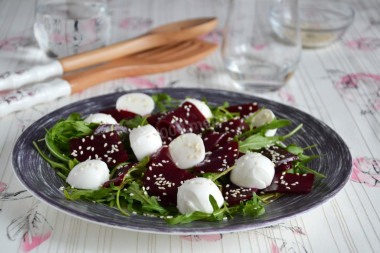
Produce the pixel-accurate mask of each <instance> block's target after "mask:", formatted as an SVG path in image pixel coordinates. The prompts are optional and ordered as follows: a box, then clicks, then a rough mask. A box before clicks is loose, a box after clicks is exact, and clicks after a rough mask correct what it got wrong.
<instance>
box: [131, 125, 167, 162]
mask: <svg viewBox="0 0 380 253" xmlns="http://www.w3.org/2000/svg"><path fill="white" fill-rule="evenodd" d="M129 142H130V144H131V148H132V150H133V153H134V154H135V156H136V158H137V160H139V161H141V159H143V158H144V157H145V156H148V155H151V154H153V153H155V152H156V151H157V150H158V149H159V148H161V147H162V140H161V136H160V134H159V132H158V131H157V130H156V129H155V128H154V127H153V126H152V125H145V126H140V127H137V128H133V129H132V130H131V132H130V134H129Z"/></svg>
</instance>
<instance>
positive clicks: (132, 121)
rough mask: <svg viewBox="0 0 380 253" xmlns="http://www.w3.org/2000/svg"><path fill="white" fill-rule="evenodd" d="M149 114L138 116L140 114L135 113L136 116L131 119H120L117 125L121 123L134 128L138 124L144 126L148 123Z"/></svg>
mask: <svg viewBox="0 0 380 253" xmlns="http://www.w3.org/2000/svg"><path fill="white" fill-rule="evenodd" d="M148 117H149V116H145V117H143V116H140V115H137V116H136V117H134V118H132V119H128V120H125V119H123V120H121V121H120V122H119V125H122V126H126V127H128V128H130V129H132V128H136V127H138V126H145V125H148V121H147V118H148Z"/></svg>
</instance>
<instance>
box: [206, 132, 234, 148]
mask: <svg viewBox="0 0 380 253" xmlns="http://www.w3.org/2000/svg"><path fill="white" fill-rule="evenodd" d="M230 137H231V135H230V134H229V133H217V132H214V131H209V132H207V133H205V134H203V135H202V140H203V143H204V145H205V150H206V152H208V151H211V150H213V149H215V148H217V146H218V145H219V146H222V145H224V144H226V143H227V141H228V139H229V138H230Z"/></svg>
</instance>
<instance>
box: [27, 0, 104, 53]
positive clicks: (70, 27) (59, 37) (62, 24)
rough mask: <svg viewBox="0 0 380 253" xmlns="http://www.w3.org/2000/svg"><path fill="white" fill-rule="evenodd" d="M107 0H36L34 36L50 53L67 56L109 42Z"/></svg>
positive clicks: (43, 48) (41, 46)
mask: <svg viewBox="0 0 380 253" xmlns="http://www.w3.org/2000/svg"><path fill="white" fill-rule="evenodd" d="M109 33H110V18H109V15H108V11H107V0H88V1H79V0H37V1H36V17H35V23H34V36H35V38H36V40H37V42H38V44H39V46H40V48H41V49H42V50H44V51H45V52H46V53H47V54H48V55H49V56H51V57H65V56H69V55H73V54H77V53H82V52H85V51H89V50H92V49H96V48H99V47H102V46H105V45H107V44H108V40H109V35H110V34H109Z"/></svg>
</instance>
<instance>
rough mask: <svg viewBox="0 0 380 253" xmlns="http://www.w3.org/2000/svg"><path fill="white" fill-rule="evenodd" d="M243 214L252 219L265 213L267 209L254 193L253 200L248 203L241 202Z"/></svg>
mask: <svg viewBox="0 0 380 253" xmlns="http://www.w3.org/2000/svg"><path fill="white" fill-rule="evenodd" d="M240 208H241V212H242V213H243V214H244V215H249V216H251V217H258V216H260V215H263V214H264V213H265V208H264V206H263V205H262V204H261V202H260V199H259V198H258V197H257V194H256V193H253V196H252V199H251V200H248V201H246V202H240Z"/></svg>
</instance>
